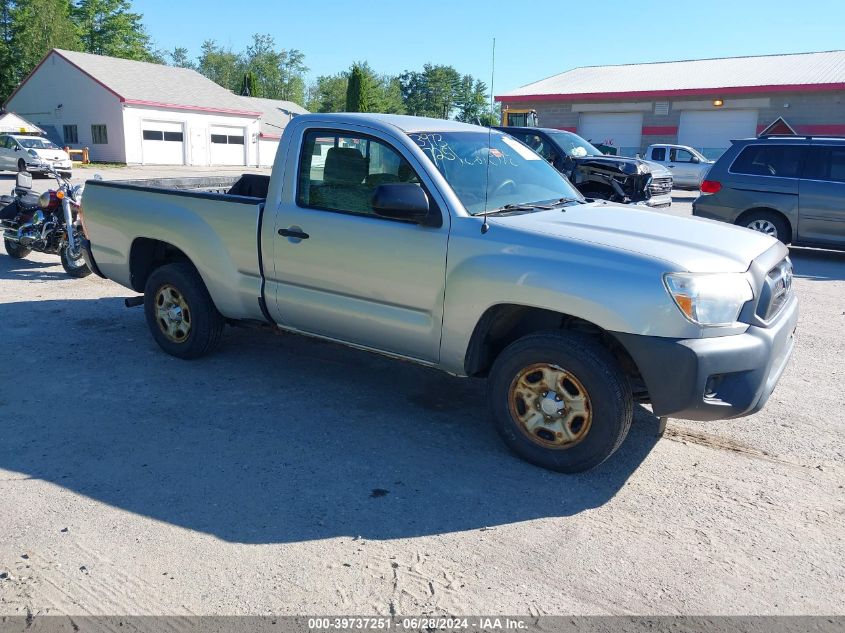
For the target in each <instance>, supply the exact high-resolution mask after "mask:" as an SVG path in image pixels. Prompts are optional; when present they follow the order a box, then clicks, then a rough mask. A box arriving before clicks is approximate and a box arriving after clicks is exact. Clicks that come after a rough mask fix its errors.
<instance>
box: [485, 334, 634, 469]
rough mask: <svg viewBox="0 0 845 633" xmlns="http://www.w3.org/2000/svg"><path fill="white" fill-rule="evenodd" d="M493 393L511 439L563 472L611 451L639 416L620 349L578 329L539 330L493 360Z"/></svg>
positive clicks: (520, 450) (500, 426)
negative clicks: (616, 356)
mask: <svg viewBox="0 0 845 633" xmlns="http://www.w3.org/2000/svg"><path fill="white" fill-rule="evenodd" d="M488 392H489V393H488V402H489V404H490V407H491V413H492V416H493V421H494V423H495V425H496V429H497V431H498V432H499V434H500V435H501V436H502V439H503V440H504V441H505V444H507V445H508V447H509V448H510V449H511V450H512V451H513V452H514V453H516V454H517V455H519V456H520V457H522V458H523V459H525V460H527V461H529V462H531V463H533V464H536V465H537V466H542V467H543V468H548V469H550V470H556V471H558V472H563V473H576V472H581V471H584V470H589V469H590V468H593V467H595V466H598V465H599V464H601V463H602V462H603V461H604V460H606V459H607V458H608V457H610V456H611V455H612V454H613V453H614V452H615V451H616V449H617V448H619V446H620V445H621V444H622V441H623V440H624V439H625V436H626V435H627V434H628V429H629V428H630V426H631V419H632V417H633V399H632V396H631V388H630V386H629V385H628V381H627V380H626V379H625V376H624V375H623V374H622V372H621V371H620V369H619V367H618V366H617V363H616V361H615V359H614V358H613V356H612V355H611V354H610V353H609V352H608V351H607V349H605V348H604V347H602V346H601V345H600V344H598V343H597V342H595V341H593V340H592V339H590V338H589V337H587V336H584V335H581V334H578V333H573V332H566V331H550V332H542V333H538V334H532V335H529V336H526V337H524V338H521V339H519V340H517V341H515V342H514V343H512V344H511V345H509V346H508V347H507V348H505V350H504V351H503V352H502V353H501V354H500V355H499V357H498V358H497V359H496V362H495V363H494V365H493V369H492V370H491V372H490V378H489V381H488Z"/></svg>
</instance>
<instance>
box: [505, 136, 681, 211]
mask: <svg viewBox="0 0 845 633" xmlns="http://www.w3.org/2000/svg"><path fill="white" fill-rule="evenodd" d="M495 129H497V130H501V131H502V132H506V133H507V134H510V135H511V136H513V137H514V138H516V139H518V140H520V141H522V142H523V143H525V144H526V145H528V147H530V148H531V149H533V150H534V151H535V152H537V153H538V154H540V156H542V157H543V158H545V159H546V160H547V161H549V162H550V163H551V164H552V165H554V167H555V169H557V170H558V171H559V172H560V173H562V174H563V175H564V176H566V177H567V178H569V180H570V182H571V183H572V184H573V185H575V187H576V188H577V189H578V191H580V192H581V193H582V194H584V196H586V197H587V198H599V199H602V200H611V201H613V202H623V203H628V202H636V203H641V204H645V205H648V206H650V207H668V206H669V205H670V204H672V195H671V193H672V172H670V171H669V170H668V169H666V168H665V167H663V166H662V165H658V164H657V163H651V162H649V161H645V160H642V159H640V158H624V157H621V156H606V155H605V154H602V153H601V152H600V151H599V150H598V149H597V148H596V147H595V146H593V145H591V144H590V142H589V141H585V140H584V139H583V138H581V137H580V136H578V135H577V134H573V133H572V132H566V131H564V130H555V129H552V128H542V127H515V126H502V127H497V128H495Z"/></svg>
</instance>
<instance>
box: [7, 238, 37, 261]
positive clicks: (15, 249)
mask: <svg viewBox="0 0 845 633" xmlns="http://www.w3.org/2000/svg"><path fill="white" fill-rule="evenodd" d="M3 246H5V247H6V254H7V255H8V256H9V257H11V258H12V259H23V258H24V257H26V256H27V255H29V254H30V253H31V252H32V249H31V248H27V247H26V246H21V245H20V244H18V243H17V242H13V241H11V240H3Z"/></svg>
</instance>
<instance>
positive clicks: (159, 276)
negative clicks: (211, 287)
mask: <svg viewBox="0 0 845 633" xmlns="http://www.w3.org/2000/svg"><path fill="white" fill-rule="evenodd" d="M144 313H145V316H146V318H147V325H148V326H149V328H150V332H152V335H153V338H154V339H155V341H156V343H158V344H159V346H160V347H161V348H162V349H163V350H164V351H165V352H167V353H168V354H172V355H173V356H177V357H179V358H184V359H194V358H199V357H200V356H205V355H206V354H208V353H210V352H212V351H213V350H214V349H215V348H216V347H217V346H218V345H219V344H220V339H221V337H222V335H223V326H224V325H225V321H224V319H223V316H222V315H221V314H220V313H219V312H218V311H217V308H216V307H215V306H214V302H213V301H212V300H211V296H210V295H209V294H208V290H207V289H206V287H205V284H204V283H203V281H202V277H200V275H199V273H198V272H197V271H196V269H195V268H194V267H193V266H191V265H190V264H188V263H182V262H180V263H176V264H167V265H166V266H162V267H161V268H157V269H156V270H155V271H153V273H152V274H151V275H150V277H149V279H147V283H146V285H145V286H144Z"/></svg>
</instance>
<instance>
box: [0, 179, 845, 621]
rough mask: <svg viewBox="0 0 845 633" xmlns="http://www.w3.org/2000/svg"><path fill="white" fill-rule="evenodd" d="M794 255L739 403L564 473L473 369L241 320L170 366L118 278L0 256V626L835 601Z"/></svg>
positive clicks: (830, 487) (645, 433)
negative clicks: (748, 393)
mask: <svg viewBox="0 0 845 633" xmlns="http://www.w3.org/2000/svg"><path fill="white" fill-rule="evenodd" d="M167 171H172V170H167ZM81 173H82V172H81V171H80V172H78V174H81ZM165 173H166V172H165ZM141 174H143V175H145V176H148V177H150V176H153V175H160V174H157V173H154V172H153V171H152V170H149V169H147V170H143V169H134V170H128V169H127V170H119V169H110V170H103V175H104V176H105V177H108V178H115V177H135V176H138V175H141ZM86 175H87V174H86ZM11 182H12V179H11V176H8V175H4V176H0V191H3V192H4V193H5V192H6V191H7V190H8V189H9V188H10V186H11ZM49 184H50V181H47V180H38V181H36V185H37V186H38V187H39V188H45V187H46V186H49ZM693 197H694V194H692V193H685V192H679V193H678V194H677V199H676V203H675V204H674V205H673V206H672V208H671V209H670V210H669V211H668V212H670V213H677V214H685V213H689V209H690V202H691V200H692V198H693ZM793 258H794V262H795V268H796V282H795V283H796V288H797V292H798V293H799V296H800V299H801V301H802V315H801V321H800V325H799V332H798V343H797V347H796V350H795V354H794V356H793V360H792V362H791V364H790V366H789V367H788V369H787V371H786V373H785V375H784V376H783V378H782V380H781V383H780V386H779V387H778V389H777V390H776V391H775V393H774V395H773V396H772V399H771V400H770V402H769V404H768V406H767V408H766V409H765V410H764V411H763V412H761V413H758V414H757V415H754V416H752V417H749V418H745V419H741V420H735V421H728V422H715V423H697V422H689V421H683V420H671V421H670V423H669V428H668V431H667V435H666V436H665V437H664V438H663V439H661V440H658V438H657V437H656V429H657V422H656V420H655V419H654V418H653V417H652V416H651V415H650V414H649V412H648V411H647V410H645V409H642V408H641V409H639V410H638V411H637V418H636V420H635V423H634V427H633V429H632V432H631V434H630V436H629V438H628V440H627V441H626V443H625V444H624V445H623V446H622V448H621V449H620V451H619V452H618V453H617V454H616V455H614V457H612V458H611V459H610V460H609V461H608V462H606V463H605V464H603V465H602V466H600V467H599V468H598V469H596V470H594V471H592V472H590V473H586V474H583V475H579V476H565V475H558V474H554V473H550V472H546V471H543V470H540V469H538V468H535V467H533V466H530V465H528V464H526V463H524V462H522V461H520V460H519V459H517V458H515V457H513V456H511V455H510V454H509V453H508V452H507V451H506V450H505V448H504V447H503V445H502V444H501V443H500V442H499V440H498V438H497V437H496V435H495V432H494V430H493V428H492V426H491V425H490V424H489V423H488V422H487V420H486V416H485V405H484V398H483V384H482V383H480V382H478V381H464V380H458V379H454V378H450V377H449V376H446V375H442V374H440V373H437V372H435V371H431V370H427V369H423V368H419V367H416V366H413V365H410V364H402V363H397V362H394V361H389V360H387V359H383V358H380V357H378V356H373V355H369V354H366V353H363V352H358V351H354V350H349V349H344V348H341V347H337V346H334V345H331V344H327V343H323V342H316V341H312V340H308V339H305V338H302V337H297V336H290V335H282V334H275V333H273V332H267V331H257V330H250V329H240V328H239V329H234V328H230V329H229V330H228V331H227V335H226V338H225V342H224V345H223V346H222V348H221V349H220V351H219V352H218V353H217V354H215V355H214V356H212V357H210V358H206V359H202V360H199V361H195V362H190V363H188V362H183V361H179V360H176V359H174V358H171V357H169V356H166V355H165V354H164V353H162V352H160V351H159V349H158V347H157V346H156V345H155V343H154V342H153V340H152V339H151V337H150V336H149V335H148V333H147V329H146V325H145V323H144V319H143V313H142V311H141V309H137V308H136V309H131V310H130V309H126V308H124V307H123V303H122V298H123V297H126V296H128V295H129V294H131V293H129V292H128V291H127V290H125V289H122V288H120V287H118V286H117V285H115V284H113V283H111V282H108V281H105V280H102V279H98V278H96V277H93V276H92V277H89V278H87V279H84V280H73V279H68V278H67V277H66V276H65V275H64V273H63V271H62V269H61V266H60V265H59V263H58V258H56V257H50V256H43V255H33V256H32V257H31V258H30V259H28V260H25V261H15V260H12V259H10V258H9V257H7V256H6V255H5V253H0V324H2V325H0V331H2V333H3V337H2V338H3V347H4V353H3V358H4V361H3V362H2V363H0V615H22V614H26V613H28V612H29V613H32V614H46V613H65V614H73V615H82V614H186V615H187V614H256V615H260V614H271V613H272V614H291V613H303V614H327V613H328V614H336V613H346V614H389V613H397V614H403V615H404V614H419V613H451V614H472V613H510V614H564V613H566V614H618V613H632V614H835V613H838V614H841V613H843V611H845V609H844V607H845V600H843V592H842V587H843V586H845V571H844V570H845V568H843V565H842V561H843V560H845V543H843V540H845V530H843V514H845V512H843V511H845V501H844V499H845V494H843V483H845V476H844V475H845V467H843V463H845V460H844V459H843V457H844V456H843V435H845V428H843V427H845V425H843V422H845V414H843V409H844V408H845V390H843V387H842V379H843V377H845V371H843V364H842V357H843V353H845V335H843V331H845V254H842V253H832V252H824V251H811V250H806V249H793Z"/></svg>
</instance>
